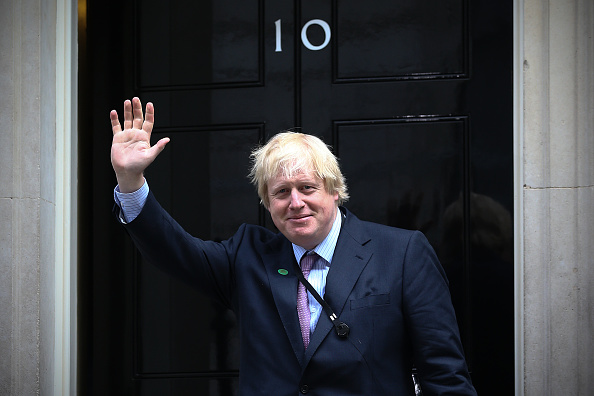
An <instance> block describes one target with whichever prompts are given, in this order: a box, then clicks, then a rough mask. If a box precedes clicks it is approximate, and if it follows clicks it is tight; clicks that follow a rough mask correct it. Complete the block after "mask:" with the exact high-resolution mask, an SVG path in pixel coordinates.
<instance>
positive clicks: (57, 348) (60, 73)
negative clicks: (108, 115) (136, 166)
mask: <svg viewBox="0 0 594 396" xmlns="http://www.w3.org/2000/svg"><path fill="white" fill-rule="evenodd" d="M58 5H60V6H61V8H62V9H64V8H66V9H67V10H71V9H74V10H76V3H74V2H72V1H65V0H7V1H2V2H0V125H1V128H0V394H1V395H15V396H17V395H18V396H20V395H39V394H43V395H62V394H69V393H70V389H69V385H68V383H69V380H70V378H71V372H70V371H71V369H70V367H69V362H70V361H71V360H72V356H70V353H71V349H70V339H71V334H72V332H71V328H70V326H71V322H70V317H71V316H72V312H71V311H67V312H64V306H66V308H67V309H70V302H71V300H69V299H68V300H67V301H65V300H64V290H66V291H68V290H70V287H71V285H70V284H67V285H64V284H63V282H60V280H61V279H62V280H63V279H66V280H70V279H71V278H70V277H69V276H68V275H70V272H69V270H70V268H71V266H70V264H71V261H72V260H73V258H72V257H70V256H69V255H68V254H67V252H70V251H71V250H72V244H71V240H70V239H68V240H67V241H66V242H64V239H65V238H64V237H68V238H69V237H70V235H71V234H70V233H69V231H70V230H72V229H73V227H72V225H71V223H70V220H71V218H72V214H73V211H71V207H72V206H71V204H70V202H71V192H72V191H74V190H73V189H72V184H71V181H72V180H73V177H72V174H73V173H72V172H71V169H72V168H71V162H70V161H71V158H72V153H73V151H72V150H71V148H72V137H73V136H75V134H74V135H73V134H72V133H71V132H72V129H71V122H70V120H71V114H72V113H73V111H72V106H71V107H70V108H66V107H65V104H64V100H65V98H66V97H70V96H68V91H67V90H66V89H65V87H70V86H72V82H73V81H74V82H75V81H76V80H75V79H73V78H72V76H73V75H74V74H73V73H72V71H71V70H70V69H69V68H65V67H64V65H66V64H69V62H70V61H72V56H73V55H72V53H71V52H72V51H71V50H70V51H71V52H70V53H68V54H66V55H63V56H62V59H59V60H57V55H58V54H59V53H60V51H62V52H64V50H63V49H64V47H65V46H66V47H68V44H67V43H68V42H69V40H70V39H71V37H72V36H71V35H69V33H65V34H64V36H63V37H57V32H58V31H59V29H57V28H58V27H59V26H57V23H56V22H57V20H58V13H57V8H58ZM68 15H70V11H69V12H68ZM65 26H66V27H64V26H61V28H62V31H64V30H66V31H67V32H70V33H71V32H72V28H73V27H74V31H76V23H74V24H72V23H70V22H68V23H66V24H65ZM67 51H68V50H67ZM74 59H75V58H74ZM65 92H66V94H65ZM66 106H68V105H66ZM74 115H75V112H74ZM57 143H58V144H59V146H58V145H57ZM57 156H59V157H60V158H59V159H60V161H57V160H56V159H57ZM64 160H65V161H66V162H67V163H66V164H64V163H63V162H64ZM65 194H66V199H64V195H65ZM65 252H66V253H65ZM72 262H73V261H72ZM65 272H66V274H65ZM68 296H69V294H68ZM67 298H68V297H67ZM65 325H66V327H65ZM64 334H66V337H68V339H67V340H66V341H65V342H64V339H63V337H64ZM65 360H66V363H65V362H64V361H65ZM57 363H58V364H57ZM64 368H66V370H67V371H66V372H64ZM64 383H66V384H67V385H66V386H64ZM64 392H65V393H64Z"/></svg>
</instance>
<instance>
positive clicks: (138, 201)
mask: <svg viewBox="0 0 594 396" xmlns="http://www.w3.org/2000/svg"><path fill="white" fill-rule="evenodd" d="M148 193H149V186H148V183H147V182H146V179H145V180H144V184H143V185H142V187H140V188H139V189H138V190H136V191H134V192H131V193H123V192H120V186H119V185H117V186H116V187H115V189H114V190H113V199H114V200H115V203H116V204H117V205H118V206H119V207H120V221H121V222H122V223H123V224H127V223H130V222H131V221H134V219H135V218H136V217H138V215H139V214H140V212H142V208H143V207H144V204H145V203H146V199H147V197H148Z"/></svg>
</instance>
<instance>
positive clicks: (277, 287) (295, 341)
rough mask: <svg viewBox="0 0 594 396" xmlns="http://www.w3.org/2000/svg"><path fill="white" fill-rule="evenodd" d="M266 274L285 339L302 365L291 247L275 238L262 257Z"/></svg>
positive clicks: (284, 240) (280, 238)
mask: <svg viewBox="0 0 594 396" xmlns="http://www.w3.org/2000/svg"><path fill="white" fill-rule="evenodd" d="M263 260H264V265H265V266H266V271H267V273H268V280H269V282H270V290H271V292H272V296H273V298H274V303H275V304H276V309H277V310H278V314H279V316H280V318H281V321H282V323H283V326H284V328H285V332H286V333H287V337H288V338H289V341H290V343H291V346H292V347H293V351H294V352H295V356H296V357H297V359H298V360H299V363H302V361H303V338H302V336H301V328H300V326H299V316H298V315H297V283H298V281H297V276H296V275H295V270H294V267H295V255H294V254H293V249H292V247H291V243H290V242H289V241H288V240H287V239H286V238H285V237H284V236H281V235H279V238H278V239H277V240H275V242H273V243H271V245H270V246H269V249H268V252H267V253H265V254H264V255H263Z"/></svg>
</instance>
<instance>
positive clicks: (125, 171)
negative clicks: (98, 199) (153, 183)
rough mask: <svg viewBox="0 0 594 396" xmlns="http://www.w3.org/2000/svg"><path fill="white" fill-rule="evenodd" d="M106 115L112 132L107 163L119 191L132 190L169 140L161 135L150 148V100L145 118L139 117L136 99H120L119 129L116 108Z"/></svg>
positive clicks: (151, 115) (151, 109)
mask: <svg viewBox="0 0 594 396" xmlns="http://www.w3.org/2000/svg"><path fill="white" fill-rule="evenodd" d="M109 118H110V120H111V129H112V131H113V140H112V143H111V165H112V166H113V170H114V171H115V173H116V178H117V179H118V184H119V187H120V191H121V192H123V193H128V192H133V191H136V190H138V189H139V188H140V187H142V184H143V183H144V176H143V173H144V170H145V169H146V168H147V167H148V166H149V165H150V164H151V163H152V162H153V161H154V160H155V158H157V156H158V155H159V154H160V153H161V151H163V149H164V148H165V145H166V144H167V143H169V138H163V139H161V140H159V141H158V142H157V143H156V144H155V145H154V146H152V147H151V142H150V139H151V132H152V131H153V124H154V122H155V109H154V107H153V104H152V103H150V102H149V103H147V104H146V118H145V117H143V114H142V103H140V99H138V98H133V99H132V101H130V100H126V101H125V102H124V129H123V130H122V126H121V125H120V120H119V118H118V112H117V111H115V110H112V111H111V113H110V114H109Z"/></svg>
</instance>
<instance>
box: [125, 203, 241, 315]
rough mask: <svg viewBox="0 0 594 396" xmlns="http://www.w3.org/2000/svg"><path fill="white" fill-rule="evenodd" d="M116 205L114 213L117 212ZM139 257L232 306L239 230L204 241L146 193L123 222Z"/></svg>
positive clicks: (229, 306)
mask: <svg viewBox="0 0 594 396" xmlns="http://www.w3.org/2000/svg"><path fill="white" fill-rule="evenodd" d="M118 211H119V208H118V207H117V205H116V206H115V207H114V214H115V215H116V216H119V213H118ZM124 228H125V229H126V231H127V232H128V234H129V235H130V237H131V238H132V240H133V242H134V244H135V245H136V247H137V248H138V250H139V251H140V253H141V255H142V257H143V258H144V259H145V260H146V261H148V262H149V263H151V264H153V265H155V266H156V267H158V268H160V269H162V270H163V271H164V272H167V273H168V274H171V275H173V276H176V277H177V278H179V279H181V280H183V281H185V282H187V283H188V284H190V285H191V286H192V287H195V288H197V289H198V290H200V291H201V292H203V293H205V294H206V295H208V296H210V297H211V298H213V299H216V300H218V301H220V302H221V303H222V304H223V305H225V306H226V307H228V308H232V305H233V304H232V301H233V291H234V287H233V285H234V268H233V265H234V262H235V259H234V254H235V253H234V246H235V242H237V240H238V239H241V237H240V236H238V235H241V230H242V228H240V231H238V233H237V234H236V236H234V237H233V238H231V239H229V240H228V241H225V242H223V243H216V242H212V241H203V240H201V239H199V238H195V237H193V236H191V235H190V234H189V233H187V232H186V231H185V230H184V229H183V228H182V227H181V226H180V225H179V224H178V223H177V222H176V221H175V220H174V219H173V218H172V217H171V216H170V215H169V214H168V213H167V212H166V211H165V210H164V209H163V208H162V207H161V206H160V205H159V203H158V202H157V200H156V199H155V197H154V196H153V194H152V193H149V195H148V197H147V200H146V203H145V205H144V208H143V209H142V211H141V213H140V214H139V215H138V217H137V218H136V219H134V221H132V222H130V223H128V224H124Z"/></svg>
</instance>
